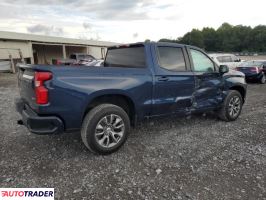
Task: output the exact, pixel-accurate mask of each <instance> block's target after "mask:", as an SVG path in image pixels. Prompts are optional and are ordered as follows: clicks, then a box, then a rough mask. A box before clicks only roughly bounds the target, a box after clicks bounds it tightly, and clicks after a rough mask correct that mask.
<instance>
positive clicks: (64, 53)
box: [62, 44, 66, 59]
mask: <svg viewBox="0 0 266 200" xmlns="http://www.w3.org/2000/svg"><path fill="white" fill-rule="evenodd" d="M62 48H63V58H64V59H66V45H64V44H63V46H62Z"/></svg>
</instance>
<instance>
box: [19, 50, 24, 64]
mask: <svg viewBox="0 0 266 200" xmlns="http://www.w3.org/2000/svg"><path fill="white" fill-rule="evenodd" d="M18 53H19V57H20V60H21V62H22V63H23V64H25V60H24V57H23V54H22V51H21V50H20V49H19V50H18Z"/></svg>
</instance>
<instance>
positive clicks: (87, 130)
mask: <svg viewBox="0 0 266 200" xmlns="http://www.w3.org/2000/svg"><path fill="white" fill-rule="evenodd" d="M110 116H116V117H117V118H119V120H120V119H121V120H122V121H120V122H119V123H123V124H124V126H122V127H124V128H123V131H124V132H123V131H120V133H121V132H123V135H122V136H121V137H119V136H118V137H117V138H118V139H117V138H116V140H114V139H113V138H114V136H111V134H112V133H113V132H112V131H111V130H109V131H110V132H111V133H110V132H109V133H106V132H107V129H108V128H109V129H111V128H110V127H109V126H111V122H110V123H109V125H106V126H104V125H103V126H102V125H99V123H102V122H104V121H105V122H104V123H106V124H107V119H108V117H109V119H108V120H109V121H110V118H111V121H114V120H112V118H113V117H110ZM105 117H107V119H106V120H103V119H104V118H105ZM117 118H116V119H117ZM114 123H115V122H114ZM96 126H97V127H98V126H101V127H103V132H104V134H102V133H100V134H101V135H100V136H99V135H98V136H97V133H96V132H97V128H96ZM114 126H115V125H114ZM120 126H121V125H120ZM106 127H107V128H106ZM104 130H105V131H104ZM116 130H117V129H116ZM121 130H122V129H121ZM129 131H130V120H129V117H128V114H127V113H126V112H125V111H124V110H123V109H122V108H120V107H118V106H116V105H113V104H101V105H98V106H96V107H95V108H93V109H92V110H91V111H89V112H88V113H87V115H86V116H85V118H84V120H83V123H82V128H81V138H82V141H83V143H84V144H85V146H86V147H87V148H88V149H89V150H90V151H92V152H93V153H97V154H103V155H104V154H111V153H113V152H115V151H117V150H118V149H119V148H120V147H121V146H122V145H123V144H124V143H125V141H126V139H127V136H128V134H129ZM107 134H108V135H107ZM112 135H113V134H112ZM101 136H102V139H103V137H109V139H108V144H109V142H110V141H111V140H113V141H112V142H113V143H115V142H117V140H118V142H117V143H116V144H113V145H114V146H110V147H108V145H107V147H104V144H100V143H99V142H100V140H101V139H99V138H98V137H101ZM106 140H107V138H106ZM104 141H105V139H103V141H102V143H104Z"/></svg>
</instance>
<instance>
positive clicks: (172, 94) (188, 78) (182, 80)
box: [152, 43, 195, 115]
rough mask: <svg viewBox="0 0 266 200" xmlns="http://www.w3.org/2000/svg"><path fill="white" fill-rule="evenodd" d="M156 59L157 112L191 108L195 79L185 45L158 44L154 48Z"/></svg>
mask: <svg viewBox="0 0 266 200" xmlns="http://www.w3.org/2000/svg"><path fill="white" fill-rule="evenodd" d="M152 53H153V59H154V61H153V62H154V70H155V71H154V73H155V76H154V91H153V109H152V114H153V115H167V114H174V113H180V112H186V111H189V110H190V107H191V106H192V94H193V92H194V87H195V80H194V74H193V72H192V71H191V68H190V64H189V60H188V56H187V53H186V51H185V48H184V47H183V46H182V45H173V44H171V45H168V44H167V43H166V44H158V45H154V46H153V49H152Z"/></svg>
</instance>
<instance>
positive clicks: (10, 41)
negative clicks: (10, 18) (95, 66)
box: [0, 31, 117, 67]
mask: <svg viewBox="0 0 266 200" xmlns="http://www.w3.org/2000/svg"><path fill="white" fill-rule="evenodd" d="M116 44H117V43H112V42H104V41H94V40H81V39H70V38H62V37H51V36H41V35H32V34H24V33H14V32H6V31H0V61H8V60H10V58H12V59H14V60H16V59H20V58H21V56H22V57H23V58H24V59H25V62H26V63H29V64H52V59H57V58H68V57H69V55H70V54H71V53H88V54H90V55H92V56H94V57H96V58H98V59H100V58H104V56H105V53H106V48H107V47H108V46H113V45H116ZM0 67H1V65H0Z"/></svg>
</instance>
